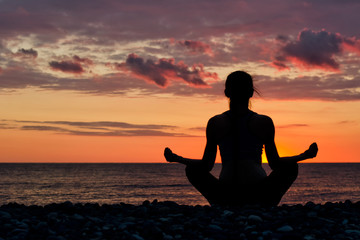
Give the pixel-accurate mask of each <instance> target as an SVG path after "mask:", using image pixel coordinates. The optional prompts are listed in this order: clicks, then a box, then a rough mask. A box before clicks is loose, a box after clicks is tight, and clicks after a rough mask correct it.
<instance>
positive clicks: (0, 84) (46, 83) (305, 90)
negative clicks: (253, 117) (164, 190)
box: [0, 66, 360, 127]
mask: <svg viewBox="0 0 360 240" xmlns="http://www.w3.org/2000/svg"><path fill="white" fill-rule="evenodd" d="M348 71H350V72H349V75H347V76H346V78H345V77H344V75H343V74H340V73H333V74H327V75H324V76H302V77H296V78H289V77H285V76H282V77H276V76H266V75H254V79H255V85H256V87H257V88H258V89H259V90H260V91H261V93H262V95H261V97H263V98H264V99H282V100H287V99H288V100H296V99H309V100H310V99H312V100H314V99H316V100H324V101H334V100H342V101H352V100H360V92H359V86H360V77H359V76H358V68H357V66H354V69H351V70H348ZM209 86H210V87H208V88H194V87H189V86H184V85H183V84H182V83H181V82H179V81H176V82H173V84H171V85H169V86H168V87H167V88H159V87H157V86H156V85H155V84H147V83H146V82H144V81H143V80H141V79H138V78H133V77H131V76H128V75H125V74H123V73H118V74H117V75H109V76H104V77H101V78H99V79H96V80H95V79H91V78H89V79H88V78H57V77H54V76H51V75H49V74H45V73H38V72H34V71H32V70H30V69H26V68H25V69H20V70H19V69H18V68H11V69H9V68H6V69H3V72H2V73H1V75H0V90H6V91H9V90H13V89H22V88H26V87H35V88H39V89H45V90H53V91H75V92H80V93H84V94H93V95H127V94H128V93H129V92H130V93H131V92H137V93H138V94H141V95H143V96H147V95H153V94H169V95H174V96H203V97H205V98H222V97H224V81H216V82H212V83H209ZM95 125H96V124H94V126H92V127H99V126H95Z"/></svg>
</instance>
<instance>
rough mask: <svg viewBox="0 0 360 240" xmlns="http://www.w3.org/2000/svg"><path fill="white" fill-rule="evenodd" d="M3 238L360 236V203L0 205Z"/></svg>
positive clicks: (0, 236)
mask: <svg viewBox="0 0 360 240" xmlns="http://www.w3.org/2000/svg"><path fill="white" fill-rule="evenodd" d="M2 239H13V240H15V239H34V240H35V239H36V240H40V239H47V240H64V239H94V240H95V239H126V240H142V239H157V240H158V239H160V240H161V239H164V240H173V239H192V240H193V239H208V240H211V239H214V240H216V239H224V240H225V239H226V240H229V239H256V240H262V239H263V240H265V239H274V240H275V239H279V240H281V239H293V240H296V239H305V240H310V239H360V202H356V203H352V202H350V201H345V202H337V203H330V202H328V203H325V204H314V203H312V202H308V203H306V204H305V205H300V204H299V205H291V206H290V205H281V206H277V207H268V208H263V207H260V206H244V207H241V208H226V207H210V206H199V205H197V206H189V205H178V204H177V203H175V202H170V201H165V202H158V201H157V200H154V201H144V202H143V204H140V205H131V204H125V203H120V204H112V205H106V204H104V205H99V204H93V203H91V204H90V203H86V204H80V203H77V204H73V203H71V202H64V203H59V204H49V205H46V206H36V205H32V206H25V205H21V204H17V203H9V204H6V205H2V206H1V207H0V240H2Z"/></svg>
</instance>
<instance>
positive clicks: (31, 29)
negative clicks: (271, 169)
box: [0, 0, 360, 162]
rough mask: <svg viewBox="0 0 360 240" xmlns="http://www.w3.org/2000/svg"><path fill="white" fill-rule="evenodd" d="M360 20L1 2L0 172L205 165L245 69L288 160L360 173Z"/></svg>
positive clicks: (288, 11)
mask: <svg viewBox="0 0 360 240" xmlns="http://www.w3.org/2000/svg"><path fill="white" fill-rule="evenodd" d="M264 5H268V6H267V7H264ZM39 6H41V7H39ZM359 11H360V2H359V3H358V2H355V1H333V0H330V1H297V0H296V1H284V0H279V1H274V3H273V4H269V3H268V2H267V1H263V0H258V1H218V2H216V1H215V2H213V1H205V0H199V1H195V2H194V1H165V2H161V3H160V2H159V3H157V2H156V1H155V2H154V1H143V0H139V1H115V0H114V1H112V0H110V1H92V0H91V1H86V2H83V1H71V2H70V1H66V0H65V1H43V0H30V1H12V0H3V1H0V113H1V118H0V152H1V155H0V162H164V161H165V160H164V158H163V149H164V148H165V147H171V148H172V149H173V151H174V152H176V153H179V154H181V155H183V156H185V157H191V158H201V157H202V153H203V151H204V145H205V142H206V139H205V127H206V124H207V121H208V119H209V118H210V117H212V116H214V115H216V114H219V113H222V112H224V111H226V110H227V109H228V102H227V99H226V98H225V96H224V93H223V90H224V79H225V78H226V76H227V74H229V73H230V72H232V71H235V70H244V71H247V72H249V73H250V74H251V75H252V76H253V77H254V80H255V86H256V87H257V89H258V90H259V91H260V93H261V95H260V96H255V97H254V99H253V100H252V107H251V108H252V110H253V111H255V112H258V113H261V114H265V115H268V116H270V117H271V118H272V119H273V121H274V123H275V126H276V143H277V146H278V151H279V153H280V155H282V156H286V155H293V154H299V153H301V152H303V151H305V150H306V149H307V147H308V146H309V145H310V144H311V143H312V142H315V141H316V142H317V143H318V145H319V154H318V157H317V158H316V159H315V160H309V161H308V162H360V158H359V155H360V148H359V146H358V145H359V137H360V70H359V65H360V32H359V29H358V23H359V22H360V16H359V14H358V13H359ZM334 15H336V16H338V17H334ZM264 161H266V160H265V159H264ZM217 162H220V159H219V158H218V159H217Z"/></svg>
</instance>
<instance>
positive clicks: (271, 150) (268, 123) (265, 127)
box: [262, 117, 318, 169]
mask: <svg viewBox="0 0 360 240" xmlns="http://www.w3.org/2000/svg"><path fill="white" fill-rule="evenodd" d="M262 133H263V134H264V140H265V141H264V142H265V153H266V157H267V159H268V162H269V166H270V168H271V169H274V168H276V167H278V166H281V165H284V164H288V163H297V162H299V161H303V160H306V159H309V158H314V157H316V155H317V152H318V147H317V144H316V143H312V144H311V145H310V147H309V149H307V150H306V151H305V152H303V153H301V154H299V155H295V156H290V157H280V156H279V154H278V151H277V148H276V145H275V127H274V124H273V122H272V120H271V118H269V117H265V118H263V119H262Z"/></svg>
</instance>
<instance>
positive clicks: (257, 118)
mask: <svg viewBox="0 0 360 240" xmlns="http://www.w3.org/2000/svg"><path fill="white" fill-rule="evenodd" d="M249 126H250V128H251V129H252V130H253V132H255V133H256V135H259V136H263V135H264V134H265V135H269V134H273V132H274V131H275V127H274V123H273V121H272V119H271V117H269V116H267V115H262V114H254V115H253V117H252V118H251V121H250V122H249ZM262 138H263V137H262Z"/></svg>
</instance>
